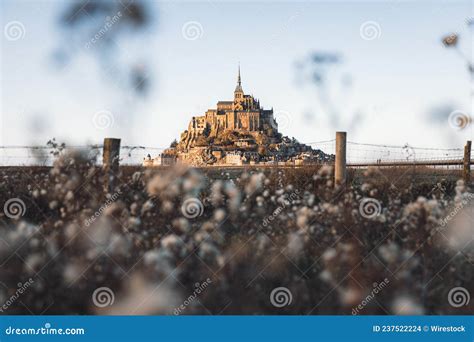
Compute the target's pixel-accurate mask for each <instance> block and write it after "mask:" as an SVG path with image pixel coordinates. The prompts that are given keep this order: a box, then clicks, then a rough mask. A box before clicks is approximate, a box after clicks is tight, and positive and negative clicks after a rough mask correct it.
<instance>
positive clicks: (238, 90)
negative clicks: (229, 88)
mask: <svg viewBox="0 0 474 342" xmlns="http://www.w3.org/2000/svg"><path fill="white" fill-rule="evenodd" d="M236 92H239V93H243V92H244V91H243V90H242V79H241V78H240V63H239V71H238V74H237V86H236V87H235V91H234V93H236Z"/></svg>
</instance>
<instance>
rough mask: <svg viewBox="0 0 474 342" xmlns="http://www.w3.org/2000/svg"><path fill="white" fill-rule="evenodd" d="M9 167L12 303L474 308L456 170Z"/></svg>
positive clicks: (1, 289)
mask: <svg viewBox="0 0 474 342" xmlns="http://www.w3.org/2000/svg"><path fill="white" fill-rule="evenodd" d="M103 181H104V176H103V172H102V170H101V169H100V168H99V167H96V166H92V165H90V163H89V162H88V161H87V160H85V159H83V158H82V157H81V156H68V157H67V158H62V159H59V160H57V161H56V162H55V166H54V167H53V168H4V169H0V203H1V204H2V205H3V206H4V208H3V209H4V210H3V211H2V212H0V224H1V227H0V263H1V265H2V266H1V272H0V282H1V283H0V303H5V304H4V305H3V307H0V309H1V312H2V313H6V314H31V313H35V314H40V313H43V314H145V315H147V314H175V315H177V314H422V313H425V314H467V313H472V310H473V304H472V302H471V300H470V295H471V294H472V293H473V291H472V290H473V289H472V284H473V279H474V270H473V262H474V243H473V236H474V228H473V224H472V220H473V219H474V211H473V203H474V202H473V199H474V197H473V195H472V194H471V192H469V191H472V190H469V189H468V188H467V187H466V186H465V185H464V183H463V182H462V181H458V180H457V174H454V173H448V174H446V173H441V172H439V173H434V172H433V171H432V170H428V169H425V170H418V172H416V173H415V172H414V171H413V170H411V169H386V170H383V171H377V170H365V171H363V170H358V171H353V172H352V173H351V174H350V179H349V181H348V184H347V186H345V187H339V188H334V186H333V183H332V170H331V168H330V167H328V166H323V167H314V168H301V169H273V168H266V169H263V170H258V169H248V170H242V169H229V170H220V169H209V170H208V169H200V170H197V169H185V168H173V169H148V170H145V169H142V168H133V167H127V168H122V169H121V172H120V174H118V175H117V179H115V181H114V182H113V183H114V185H115V187H114V188H113V189H111V190H110V191H109V192H105V191H104V190H103V189H104V185H103V183H104V182H103Z"/></svg>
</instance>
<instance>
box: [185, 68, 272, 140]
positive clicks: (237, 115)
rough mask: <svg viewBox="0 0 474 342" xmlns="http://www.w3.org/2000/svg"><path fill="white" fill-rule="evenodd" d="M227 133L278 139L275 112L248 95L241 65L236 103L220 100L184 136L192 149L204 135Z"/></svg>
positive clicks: (199, 117)
mask: <svg viewBox="0 0 474 342" xmlns="http://www.w3.org/2000/svg"><path fill="white" fill-rule="evenodd" d="M225 131H237V132H248V133H250V132H258V133H263V134H266V135H267V136H274V135H275V133H277V132H278V124H277V122H276V121H275V118H274V117H273V109H270V110H265V109H263V108H262V107H261V106H260V101H259V100H257V99H255V98H254V97H253V96H251V95H246V94H244V91H243V89H242V79H241V77H240V66H239V72H238V76H237V85H236V87H235V90H234V100H233V101H219V102H217V108H216V109H208V110H207V112H206V113H205V115H203V116H193V118H192V119H191V122H190V123H189V126H188V130H187V131H185V132H184V133H183V134H182V135H181V141H182V142H183V144H184V147H185V148H189V147H190V146H191V145H192V144H193V143H194V142H195V141H196V140H197V139H198V138H199V137H200V136H202V135H203V134H206V135H207V136H209V137H217V136H219V134H221V133H223V132H225Z"/></svg>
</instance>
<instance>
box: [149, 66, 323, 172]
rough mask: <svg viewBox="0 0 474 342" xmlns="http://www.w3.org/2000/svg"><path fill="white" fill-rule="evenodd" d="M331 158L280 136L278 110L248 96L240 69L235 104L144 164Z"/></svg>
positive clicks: (199, 120) (195, 121) (195, 120)
mask: <svg viewBox="0 0 474 342" xmlns="http://www.w3.org/2000/svg"><path fill="white" fill-rule="evenodd" d="M331 158H332V157H331V156H328V155H326V154H325V153H324V152H322V151H320V150H313V149H312V148H311V146H307V145H305V144H300V143H299V142H298V141H297V140H296V139H294V138H292V139H290V138H288V137H286V136H283V135H282V134H281V133H279V132H278V125H277V122H276V120H275V118H274V116H273V108H272V109H263V108H262V107H261V106H260V101H259V100H258V99H256V98H254V97H253V96H251V95H246V94H244V91H243V89H242V80H241V78H240V67H239V72H238V76H237V86H236V87H235V90H234V99H233V100H232V101H219V102H217V108H215V109H209V110H207V111H206V113H205V114H204V115H203V116H194V117H192V118H191V121H190V123H189V125H188V129H187V130H185V131H184V132H183V133H182V134H181V136H180V139H179V142H177V141H175V142H173V143H172V144H171V146H170V147H169V148H167V149H166V150H164V151H163V153H161V154H160V155H158V156H157V157H156V158H152V157H151V156H150V155H148V157H147V158H145V159H144V161H143V164H144V165H145V166H171V165H174V164H175V163H180V164H186V165H194V166H206V165H218V166H225V165H244V164H250V165H251V164H270V165H280V164H283V165H304V164H307V163H314V162H321V161H324V160H329V159H331Z"/></svg>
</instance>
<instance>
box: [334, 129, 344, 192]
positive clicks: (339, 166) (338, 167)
mask: <svg viewBox="0 0 474 342" xmlns="http://www.w3.org/2000/svg"><path fill="white" fill-rule="evenodd" d="M346 138H347V133H346V132H336V163H335V167H334V183H335V185H336V186H338V185H344V184H345V183H346V175H347V171H346Z"/></svg>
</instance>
